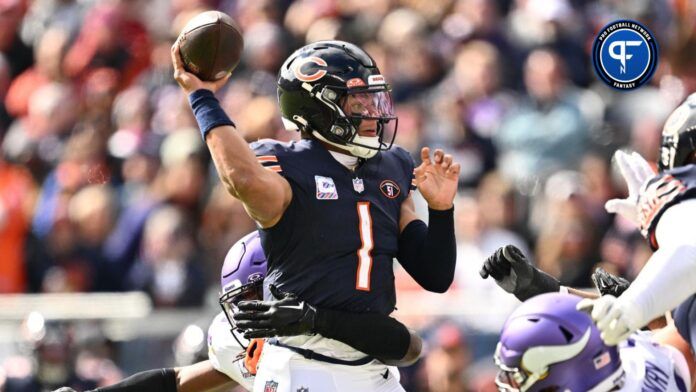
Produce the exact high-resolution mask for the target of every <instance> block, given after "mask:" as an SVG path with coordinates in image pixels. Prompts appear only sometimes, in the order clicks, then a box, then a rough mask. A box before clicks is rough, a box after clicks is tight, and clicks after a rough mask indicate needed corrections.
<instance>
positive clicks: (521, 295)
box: [479, 245, 561, 301]
mask: <svg viewBox="0 0 696 392" xmlns="http://www.w3.org/2000/svg"><path fill="white" fill-rule="evenodd" d="M479 275H481V277H482V278H484V279H486V278H487V277H489V276H491V277H493V279H495V282H496V283H497V284H498V286H500V287H501V288H502V289H503V290H505V291H507V292H508V293H511V294H513V295H514V296H515V297H517V299H519V300H520V301H526V300H527V299H529V298H531V297H533V296H535V295H539V294H543V293H552V292H557V291H558V290H559V289H560V288H561V284H560V283H559V282H558V280H556V279H555V278H554V277H552V276H551V275H548V274H547V273H545V272H543V271H541V270H540V269H538V268H536V267H534V266H533V265H532V264H531V263H529V261H527V258H526V257H525V256H524V254H522V251H521V250H519V249H518V248H517V247H515V246H514V245H506V246H504V247H502V248H500V249H498V250H496V251H495V252H494V253H493V254H492V255H490V256H489V257H488V258H487V259H486V261H484V262H483V266H482V267H481V271H479Z"/></svg>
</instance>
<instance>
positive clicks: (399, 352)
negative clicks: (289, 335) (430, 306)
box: [315, 309, 411, 360]
mask: <svg viewBox="0 0 696 392" xmlns="http://www.w3.org/2000/svg"><path fill="white" fill-rule="evenodd" d="M315 329H316V332H317V333H320V334H321V335H322V336H324V337H327V338H330V339H336V340H338V341H340V342H343V343H345V344H347V345H349V346H351V347H353V348H355V349H357V350H360V351H362V352H364V353H365V354H368V355H371V356H373V357H375V358H379V359H381V360H400V359H402V358H404V356H406V354H407V352H408V349H409V345H410V343H411V334H410V332H409V331H408V329H407V328H406V326H405V325H403V324H401V323H400V322H399V321H397V320H396V319H394V318H391V317H389V316H384V315H382V314H377V313H348V312H339V311H335V310H329V309H317V319H316V324H315Z"/></svg>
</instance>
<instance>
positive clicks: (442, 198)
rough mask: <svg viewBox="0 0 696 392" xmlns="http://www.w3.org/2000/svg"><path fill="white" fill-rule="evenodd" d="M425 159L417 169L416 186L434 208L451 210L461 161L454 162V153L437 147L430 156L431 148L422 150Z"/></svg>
mask: <svg viewBox="0 0 696 392" xmlns="http://www.w3.org/2000/svg"><path fill="white" fill-rule="evenodd" d="M421 160H422V161H423V162H422V163H421V164H420V165H419V166H418V167H417V168H416V169H415V175H416V186H418V190H419V191H420V193H421V194H422V195H423V198H425V201H427V202H428V207H430V208H432V209H434V210H449V209H450V208H452V205H453V200H454V196H455V195H456V194H457V185H458V182H459V171H460V170H461V166H460V165H459V163H452V155H450V154H445V153H444V152H443V151H442V150H440V149H437V150H435V153H434V154H433V157H432V159H431V158H430V148H428V147H423V149H422V150H421Z"/></svg>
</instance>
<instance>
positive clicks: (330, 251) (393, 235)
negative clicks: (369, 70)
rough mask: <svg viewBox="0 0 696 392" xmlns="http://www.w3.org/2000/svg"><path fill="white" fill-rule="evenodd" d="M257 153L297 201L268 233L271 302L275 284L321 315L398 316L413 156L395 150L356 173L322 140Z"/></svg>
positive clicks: (263, 145) (269, 143)
mask: <svg viewBox="0 0 696 392" xmlns="http://www.w3.org/2000/svg"><path fill="white" fill-rule="evenodd" d="M251 147H252V149H253V150H254V152H255V153H256V156H257V158H258V160H259V162H261V164H262V165H263V166H265V167H266V168H267V169H269V170H273V171H276V172H278V173H279V174H281V175H282V176H283V177H285V178H286V179H287V180H288V182H289V183H290V187H291V188H292V194H293V195H292V200H291V202H290V204H289V206H288V207H287V210H286V211H285V213H284V214H283V216H282V218H281V219H280V221H279V222H278V223H277V224H276V225H275V226H273V227H272V228H269V229H265V230H261V231H260V234H261V243H262V246H263V248H264V251H265V253H266V257H267V258H268V274H267V276H266V278H265V280H264V288H265V290H264V291H265V296H266V299H270V297H271V295H270V293H269V291H268V285H270V284H275V285H276V286H277V287H279V288H280V289H281V290H283V291H287V292H292V293H295V294H297V296H298V297H299V298H301V299H303V300H305V301H307V302H309V303H311V304H313V305H316V306H319V307H323V308H329V309H337V310H344V311H353V312H378V313H382V314H389V313H391V312H392V311H393V309H394V305H395V303H396V293H395V290H394V271H393V259H394V258H395V257H396V253H397V248H398V238H399V217H400V212H401V204H402V203H403V201H404V200H405V199H406V198H407V197H408V195H409V192H410V190H411V189H412V188H411V187H412V186H413V168H414V166H413V160H412V159H411V157H410V155H409V154H408V153H407V152H406V151H405V150H403V149H402V148H399V147H394V148H392V149H390V150H388V151H382V152H380V153H378V154H377V155H376V156H375V157H373V158H371V159H368V160H366V161H364V162H363V163H362V164H361V165H359V166H358V168H357V169H356V170H355V171H351V170H349V169H348V168H346V167H345V166H343V165H342V164H341V163H339V162H338V161H336V159H334V158H333V157H332V156H331V154H330V153H329V151H328V150H326V148H325V147H324V146H322V145H321V144H320V143H319V142H318V141H315V140H301V141H298V142H290V143H281V142H277V141H274V140H262V141H259V142H256V143H253V144H252V145H251Z"/></svg>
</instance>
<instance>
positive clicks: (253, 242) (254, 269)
mask: <svg viewBox="0 0 696 392" xmlns="http://www.w3.org/2000/svg"><path fill="white" fill-rule="evenodd" d="M265 277H266V256H265V255H264V253H263V248H261V239H260V238H259V233H258V232H256V231H254V232H252V233H250V234H247V235H246V236H244V237H243V238H242V239H241V240H239V241H237V242H236V243H235V244H234V245H232V247H231V248H230V250H229V251H228V252H227V255H226V256H225V263H224V264H223V266H222V271H221V273H220V283H221V285H222V293H221V294H220V306H222V310H223V311H224V312H225V316H226V317H227V321H228V322H229V323H230V326H231V327H232V331H233V333H232V336H233V337H234V338H235V339H237V336H236V334H235V333H234V330H236V329H237V326H236V325H235V322H234V319H233V318H232V315H233V314H234V311H235V310H236V307H237V303H238V302H239V301H243V300H260V299H263V279H264V278H265ZM237 342H238V343H239V344H240V345H241V346H242V347H245V346H244V344H242V342H240V341H239V339H237Z"/></svg>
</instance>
